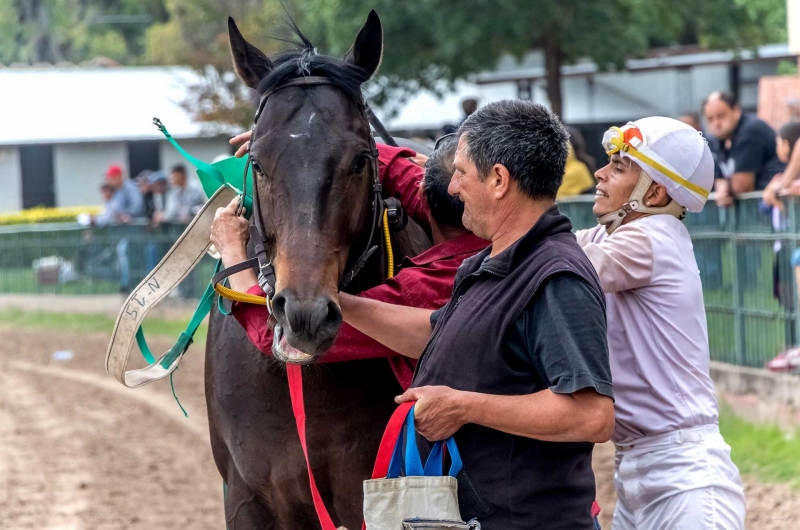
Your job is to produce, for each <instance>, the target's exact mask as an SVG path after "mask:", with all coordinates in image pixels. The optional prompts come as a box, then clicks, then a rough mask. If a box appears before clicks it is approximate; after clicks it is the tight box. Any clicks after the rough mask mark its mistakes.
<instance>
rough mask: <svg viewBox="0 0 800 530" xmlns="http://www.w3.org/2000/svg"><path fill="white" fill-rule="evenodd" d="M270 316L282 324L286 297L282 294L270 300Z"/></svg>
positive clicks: (284, 315)
mask: <svg viewBox="0 0 800 530" xmlns="http://www.w3.org/2000/svg"><path fill="white" fill-rule="evenodd" d="M272 314H273V315H275V318H276V319H277V320H278V322H283V320H284V318H285V317H286V296H284V294H283V293H278V294H276V295H275V297H274V298H273V299H272Z"/></svg>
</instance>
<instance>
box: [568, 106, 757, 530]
mask: <svg viewBox="0 0 800 530" xmlns="http://www.w3.org/2000/svg"><path fill="white" fill-rule="evenodd" d="M603 146H604V148H605V149H606V152H607V153H608V154H609V156H610V161H609V164H608V165H607V166H605V167H604V168H602V169H600V170H599V171H597V173H596V174H595V176H596V177H597V181H598V184H597V192H596V196H595V204H594V213H595V215H596V216H597V217H598V223H599V224H598V226H597V227H595V228H593V229H590V230H582V231H579V232H578V233H577V234H576V235H577V238H578V243H579V244H580V245H581V247H583V250H584V251H585V252H586V255H587V256H589V259H590V260H591V261H592V264H593V265H594V267H595V269H597V273H598V276H599V277H600V282H601V284H602V287H603V290H604V292H605V293H606V311H607V319H608V350H609V356H610V361H611V374H612V381H613V388H614V396H615V398H616V403H615V413H616V427H615V431H614V435H613V437H612V440H613V442H614V444H615V446H616V473H615V476H614V483H615V486H616V490H617V496H618V501H617V507H616V510H615V512H614V521H613V524H612V529H613V530H628V529H646V530H650V529H667V528H669V529H712V528H713V529H725V530H737V529H743V528H744V517H745V499H744V492H743V487H742V482H741V478H740V477H739V470H738V469H737V468H736V466H735V465H734V463H733V462H732V460H731V458H730V447H729V446H728V445H727V444H726V443H725V441H724V440H723V438H722V436H721V435H720V433H719V427H718V425H717V418H718V407H717V400H716V396H715V394H714V385H713V383H712V381H711V377H710V376H709V371H708V365H709V349H708V331H707V328H706V314H705V309H704V306H703V290H702V286H701V283H700V272H699V270H698V268H697V262H696V261H695V257H694V252H693V249H692V241H691V238H690V237H689V233H688V231H687V230H686V227H685V226H684V225H683V223H682V222H681V219H683V216H684V214H685V211H686V210H689V211H691V212H699V211H701V210H702V209H703V205H704V204H705V202H706V199H707V198H708V193H709V190H710V189H711V186H712V184H713V182H714V161H713V158H712V155H711V151H710V150H709V148H708V145H707V143H706V141H705V139H704V138H703V137H702V135H701V134H700V133H698V132H697V131H696V130H694V129H693V128H691V127H690V126H688V125H686V124H684V123H681V122H679V121H678V120H674V119H671V118H663V117H651V118H645V119H642V120H638V121H636V122H633V123H628V124H627V125H625V126H624V127H622V128H618V127H612V128H611V129H610V130H609V131H608V132H607V133H606V135H605V136H604V138H603Z"/></svg>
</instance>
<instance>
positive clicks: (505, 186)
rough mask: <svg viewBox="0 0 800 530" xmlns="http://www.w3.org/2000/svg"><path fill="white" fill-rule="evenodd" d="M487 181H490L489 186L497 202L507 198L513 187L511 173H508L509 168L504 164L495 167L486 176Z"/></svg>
mask: <svg viewBox="0 0 800 530" xmlns="http://www.w3.org/2000/svg"><path fill="white" fill-rule="evenodd" d="M486 180H488V181H490V182H488V185H489V186H490V189H491V190H492V194H493V195H494V198H495V199H497V200H500V199H502V198H503V197H505V196H506V195H507V194H508V192H509V190H510V189H511V186H512V182H511V180H512V179H511V173H509V172H508V168H507V167H506V166H504V165H503V164H495V165H493V166H492V169H490V170H489V174H488V175H487V176H486Z"/></svg>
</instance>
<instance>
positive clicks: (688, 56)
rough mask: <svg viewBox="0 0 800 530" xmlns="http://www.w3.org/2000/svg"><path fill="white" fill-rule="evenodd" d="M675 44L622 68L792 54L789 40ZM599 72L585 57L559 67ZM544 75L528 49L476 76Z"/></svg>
mask: <svg viewBox="0 0 800 530" xmlns="http://www.w3.org/2000/svg"><path fill="white" fill-rule="evenodd" d="M694 50H696V48H694V47H693V50H692V51H693V53H686V50H685V49H683V48H681V47H678V48H675V49H662V50H658V51H657V53H655V54H653V55H651V56H650V57H646V58H642V59H628V60H627V61H625V68H626V69H627V70H629V71H631V72H636V71H647V70H658V69H664V68H685V67H691V66H706V65H713V64H727V63H730V62H732V61H733V60H735V59H737V58H738V60H740V61H753V60H757V59H784V58H786V59H790V58H793V57H794V55H793V54H792V53H791V52H790V51H789V45H788V44H785V43H784V44H768V45H765V46H760V47H759V48H758V49H757V50H756V51H755V53H753V50H741V51H740V52H738V55H737V53H736V52H733V51H694ZM597 72H599V68H598V67H597V65H596V64H595V63H594V62H592V61H588V60H584V61H580V62H578V63H577V64H571V65H566V66H562V67H561V73H562V75H564V76H584V75H589V74H594V73H597ZM545 75H546V71H545V67H544V61H543V59H542V56H541V52H531V53H529V54H527V55H526V56H525V57H524V58H523V59H522V60H521V61H516V60H515V59H514V58H513V57H506V58H504V59H503V60H502V61H500V64H499V65H498V68H497V69H495V70H494V71H492V72H484V73H481V74H478V75H476V76H475V79H474V80H475V82H476V83H478V84H481V85H482V84H491V83H506V82H509V81H517V80H520V79H542V78H544V77H545Z"/></svg>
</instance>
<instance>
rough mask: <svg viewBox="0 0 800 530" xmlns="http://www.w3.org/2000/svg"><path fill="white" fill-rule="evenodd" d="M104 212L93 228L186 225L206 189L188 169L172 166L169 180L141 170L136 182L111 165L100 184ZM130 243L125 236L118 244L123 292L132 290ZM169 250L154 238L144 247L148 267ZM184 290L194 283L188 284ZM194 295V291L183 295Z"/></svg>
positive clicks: (117, 258) (93, 222) (152, 227)
mask: <svg viewBox="0 0 800 530" xmlns="http://www.w3.org/2000/svg"><path fill="white" fill-rule="evenodd" d="M100 194H101V196H102V199H103V210H102V212H100V214H98V215H96V216H94V217H92V218H91V219H90V222H91V224H92V225H93V226H97V227H104V226H109V225H122V224H130V223H132V222H134V221H140V222H144V224H145V225H146V230H147V231H148V232H150V233H152V232H153V231H154V230H156V229H157V228H158V227H159V226H160V225H162V224H176V225H187V224H189V222H190V221H191V220H192V218H193V217H194V216H195V214H197V212H198V211H200V209H201V208H202V207H203V204H205V202H206V196H205V193H204V192H203V190H202V189H201V188H200V187H199V186H196V185H194V184H193V183H191V182H190V181H189V178H188V175H187V172H186V167H185V166H184V165H182V164H176V165H174V166H172V168H171V169H170V171H169V178H167V176H166V175H165V174H164V172H162V171H142V172H141V173H139V174H138V175H137V176H136V178H135V179H130V178H127V176H126V175H125V170H124V169H123V168H122V166H121V165H116V164H115V165H111V166H109V167H108V169H107V170H106V172H105V178H104V180H103V182H102V184H101V185H100ZM129 247H130V240H129V238H127V237H122V238H120V240H119V241H118V242H117V244H116V248H115V252H116V261H117V268H118V269H119V278H120V292H122V293H129V292H130V290H131V287H132V285H131V274H130V256H129V253H130V250H129ZM168 249H169V244H168V243H163V242H160V241H159V240H157V239H156V238H153V239H152V240H150V241H148V242H147V243H146V244H145V248H144V254H145V268H146V270H148V271H149V270H152V269H153V268H155V266H156V265H157V264H158V262H159V261H160V260H161V258H162V257H163V256H164V255H165V254H166V252H167V250H168ZM185 284H186V286H187V287H185V288H184V290H185V291H186V289H190V286H191V284H192V282H185ZM181 294H182V295H184V296H192V293H191V292H188V291H186V292H183V293H181Z"/></svg>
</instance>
